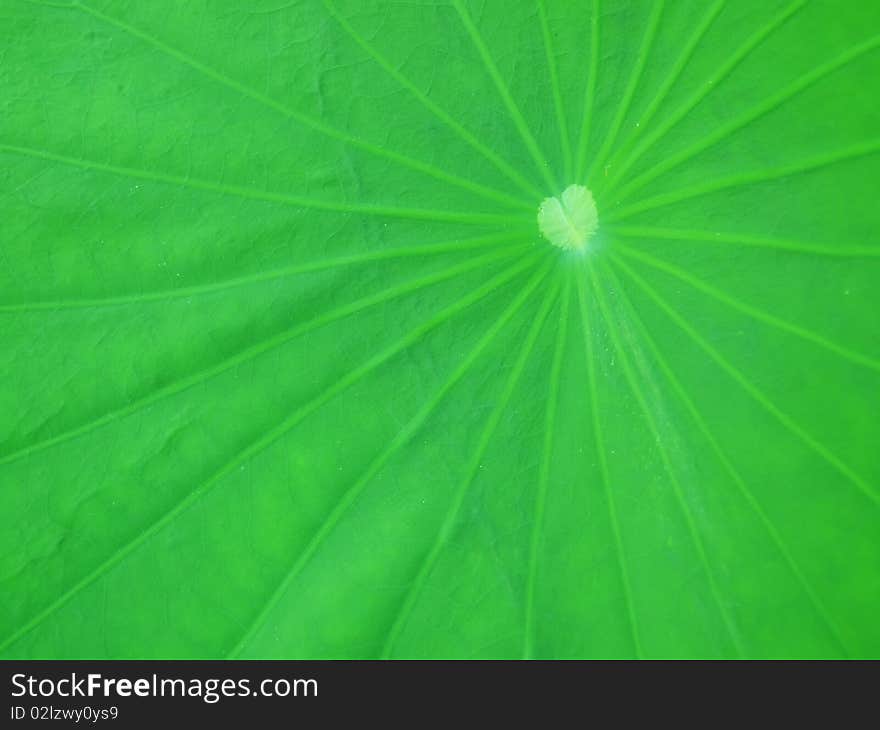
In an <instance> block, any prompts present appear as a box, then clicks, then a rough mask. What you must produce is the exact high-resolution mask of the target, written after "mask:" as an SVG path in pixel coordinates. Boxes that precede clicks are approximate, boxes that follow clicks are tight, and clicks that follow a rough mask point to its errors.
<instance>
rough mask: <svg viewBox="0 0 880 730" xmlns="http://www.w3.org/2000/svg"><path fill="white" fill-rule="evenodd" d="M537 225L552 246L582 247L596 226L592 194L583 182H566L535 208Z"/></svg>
mask: <svg viewBox="0 0 880 730" xmlns="http://www.w3.org/2000/svg"><path fill="white" fill-rule="evenodd" d="M538 228H540V230H541V233H542V235H543V236H544V238H546V239H547V240H548V241H550V243H552V244H553V245H554V246H559V248H563V249H566V250H568V251H583V250H584V248H586V246H587V243H588V242H589V240H590V238H591V237H592V236H593V234H594V233H595V232H596V230H597V229H598V228H599V214H598V212H597V211H596V201H595V200H593V194H592V193H591V192H590V191H589V189H587V188H585V187H584V186H583V185H569V186H568V187H567V188H566V189H565V190H564V191H563V193H562V195H560V196H559V197H558V198H545V199H544V200H543V202H542V203H541V206H540V207H539V208H538Z"/></svg>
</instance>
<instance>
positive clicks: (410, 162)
mask: <svg viewBox="0 0 880 730" xmlns="http://www.w3.org/2000/svg"><path fill="white" fill-rule="evenodd" d="M878 79H880V4H878V3H877V2H874V1H873V0H863V1H859V0H851V1H850V2H831V0H811V1H809V2H807V1H805V0H796V1H795V2H791V1H790V0H760V1H759V0H735V1H734V0H728V1H727V2H725V0H714V1H713V0H708V1H707V2H702V1H697V0H681V1H679V0H676V1H675V2H673V1H671V0H669V1H667V2H662V0H583V1H581V0H579V1H578V2H573V1H572V0H535V1H533V0H523V1H522V2H520V1H519V0H479V1H477V0H450V2H439V3H438V2H407V3H395V2H387V1H384V0H382V1H380V0H301V1H300V0H294V1H292V2H285V1H284V0H253V1H252V2H246V3H244V2H237V1H234V0H209V1H207V2H199V3H191V2H183V1H182V0H151V2H128V1H123V0H84V2H69V3H68V2H63V1H60V0H59V2H36V1H25V0H3V2H2V3H0V110H2V111H0V211H2V225H0V521H2V522H0V524H2V527H0V656H3V657H7V658H47V657H49V658H122V657H140V658H154V657H170V658H187V657H190V658H201V657H245V658H272V657H281V658H313V657H326V658H366V657H419V658H421V657H459V658H471V657H473V658H484V657H525V658H531V657H536V658H541V657H555V658H569V657H606V658H607V657H612V658H623V657H645V658H658V657H688V658H691V657H693V658H695V657H712V658H715V657H717V658H734V657H749V658H769V657H877V656H880V622H878V620H877V616H878V612H880V449H878V443H880V427H878V414H880V327H878V313H880V243H878V240H877V233H878V231H880V206H878V204H877V200H876V197H877V192H878V184H877V183H878V180H880V106H878V104H877V99H878V97H880V81H878ZM572 185H574V186H578V187H577V188H574V190H575V191H577V200H576V201H575V200H574V198H571V199H568V198H565V197H564V196H562V193H563V191H565V190H567V189H569V188H570V186H572ZM590 196H592V197H590ZM553 199H556V201H554V200H553ZM593 199H594V200H595V211H593V209H592V207H590V206H591V205H592V203H590V205H587V202H588V201H592V200H593ZM547 200H549V201H551V202H550V203H547V206H545V207H544V208H543V209H542V210H545V211H549V210H550V209H551V208H552V211H551V212H549V213H547V216H548V217H547V218H546V219H545V220H543V221H542V222H541V223H540V224H539V208H541V206H542V202H543V201H547ZM560 201H561V202H560ZM594 213H595V215H596V217H597V220H598V227H597V228H596V229H595V231H593V226H594V224H595V222H596V221H595V220H594V219H593V217H592V216H593V215H594ZM542 230H543V231H544V233H545V235H542ZM548 239H549V240H548ZM557 239H558V240H557ZM553 243H556V244H557V245H552V244H553Z"/></svg>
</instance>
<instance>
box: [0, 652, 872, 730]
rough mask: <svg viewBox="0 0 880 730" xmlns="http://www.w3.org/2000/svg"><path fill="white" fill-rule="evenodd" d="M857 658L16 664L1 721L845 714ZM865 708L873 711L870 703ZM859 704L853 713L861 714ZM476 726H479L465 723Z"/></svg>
mask: <svg viewBox="0 0 880 730" xmlns="http://www.w3.org/2000/svg"><path fill="white" fill-rule="evenodd" d="M876 670H877V664H876V663H873V664H872V663H859V662H849V663H846V662H825V663H822V662H814V663H797V662H780V663H772V662H765V663H761V662H738V663H733V662H723V663H722V662H717V663H708V662H647V663H644V662H643V663H638V662H544V661H534V662H513V661H510V662H506V661H485V662H483V661H480V662H466V661H418V662H413V661H394V662H380V661H363V662H357V661H340V662H332V661H117V662H112V661H42V662H41V661H20V662H19V661H5V662H0V673H2V682H3V686H4V696H5V699H6V703H5V705H6V706H5V708H4V709H3V716H2V719H0V726H2V727H15V726H17V725H20V724H25V723H33V722H52V723H56V724H69V725H76V726H94V727H97V726H101V727H157V726H159V724H161V725H164V726H171V727H175V726H177V725H178V724H180V725H181V726H183V725H187V724H189V723H194V722H198V723H208V722H221V723H223V725H224V726H225V725H226V724H227V723H233V724H234V725H235V726H238V725H239V724H241V726H250V725H251V724H252V723H267V722H271V723H273V724H275V723H285V724H288V723H297V722H303V721H316V722H322V723H326V722H328V721H331V720H343V719H349V720H350V719H351V718H352V717H355V718H359V719H360V720H361V721H363V722H367V721H380V722H386V721H391V720H395V721H399V722H401V723H404V724H407V725H411V726H420V725H422V724H425V723H429V724H431V725H434V724H435V723H436V722H438V721H443V720H444V719H445V720H447V721H454V722H461V721H463V720H468V719H469V720H471V721H473V720H475V719H476V718H477V717H482V718H486V719H494V720H495V721H496V722H497V721H499V720H502V719H510V720H520V721H521V720H524V719H525V718H526V717H530V718H536V717H537V718H541V719H542V720H543V721H544V722H543V723H542V724H545V723H552V724H553V725H556V724H560V723H561V724H565V725H569V724H572V723H574V724H577V725H600V726H602V727H604V726H606V724H607V723H606V722H605V721H603V720H602V718H609V717H610V718H613V720H614V722H613V724H615V725H616V724H618V723H622V722H629V721H633V722H635V721H644V720H645V719H648V720H653V721H659V720H684V719H688V718H690V719H692V720H697V721H700V720H702V721H705V722H713V723H714V722H716V721H717V720H719V719H722V718H723V719H725V720H726V721H728V722H729V721H731V720H734V719H739V720H740V721H742V722H749V723H752V722H758V721H767V720H768V719H770V718H771V717H773V716H774V715H775V716H777V717H778V718H779V719H780V720H783V719H788V720H790V719H791V717H792V715H796V714H801V713H804V714H806V715H808V716H809V717H810V718H811V719H812V720H814V721H815V720H818V718H819V717H821V716H822V714H823V713H825V714H827V718H828V719H829V721H831V720H833V721H834V724H835V725H836V724H839V723H840V721H841V720H843V719H844V718H846V717H848V716H854V717H858V716H859V715H860V714H861V711H860V710H859V709H858V708H859V707H860V705H864V706H865V707H866V708H868V707H870V703H871V700H870V698H871V697H872V696H873V695H874V694H875V693H876V688H877V687H878V686H880V685H878V684H877V681H876V679H877V671H876ZM868 712H869V715H868V716H864V715H863V716H862V719H867V717H870V715H871V714H873V717H874V721H876V719H877V717H876V710H874V711H873V712H872V711H871V710H868ZM853 713H854V714H853ZM468 724H470V723H468Z"/></svg>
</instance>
